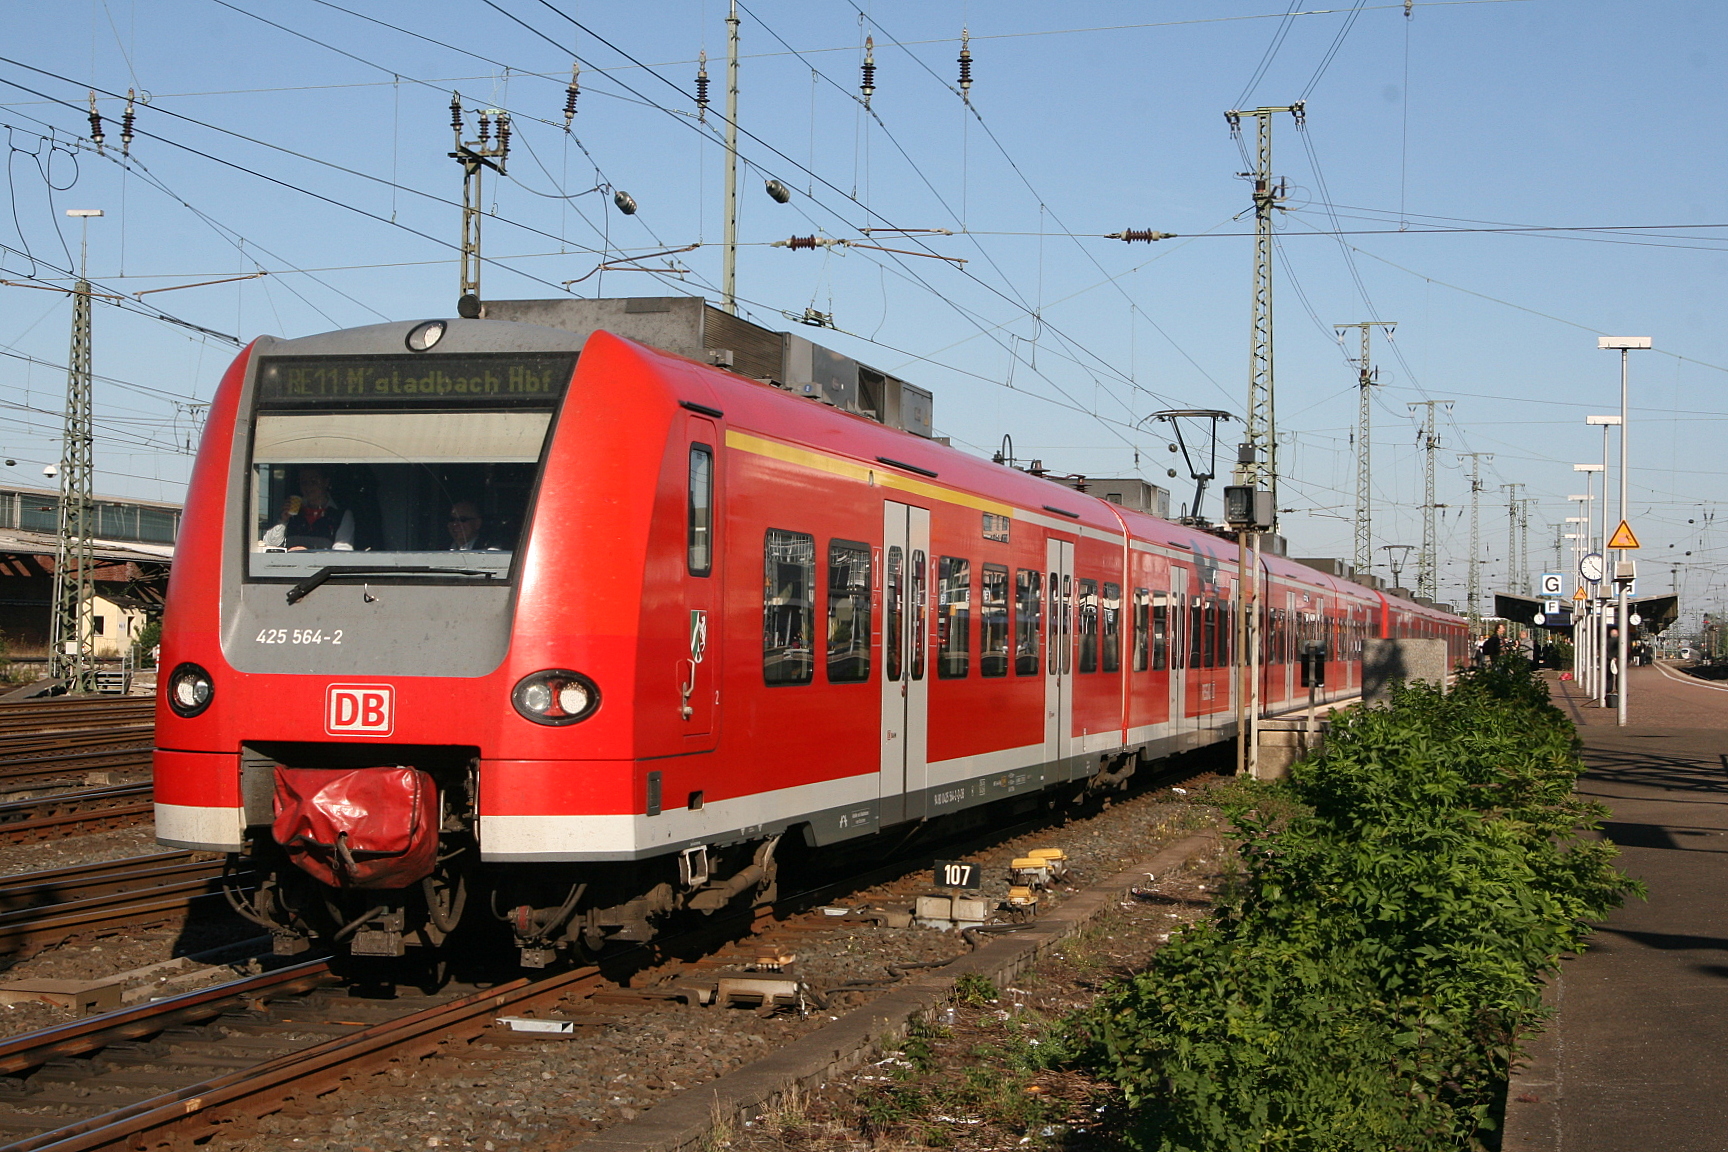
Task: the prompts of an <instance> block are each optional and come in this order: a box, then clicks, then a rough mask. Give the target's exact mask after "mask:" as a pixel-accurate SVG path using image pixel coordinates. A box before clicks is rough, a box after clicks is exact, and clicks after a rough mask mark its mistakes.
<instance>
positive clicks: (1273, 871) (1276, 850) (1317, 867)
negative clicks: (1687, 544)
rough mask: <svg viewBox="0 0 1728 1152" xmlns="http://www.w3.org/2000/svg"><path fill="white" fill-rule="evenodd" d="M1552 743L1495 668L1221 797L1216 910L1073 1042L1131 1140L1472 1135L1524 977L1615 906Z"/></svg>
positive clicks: (1553, 713) (1401, 1144)
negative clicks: (1112, 1091)
mask: <svg viewBox="0 0 1728 1152" xmlns="http://www.w3.org/2000/svg"><path fill="white" fill-rule="evenodd" d="M1580 771H1582V763H1581V761H1580V760H1579V757H1578V749H1577V740H1576V736H1575V733H1574V731H1573V728H1572V725H1571V724H1570V723H1569V722H1568V721H1567V720H1566V718H1565V716H1564V715H1563V714H1562V713H1561V712H1560V711H1559V710H1558V709H1556V708H1554V707H1553V706H1552V705H1551V704H1550V703H1549V702H1548V698H1547V689H1546V686H1545V685H1544V684H1543V683H1542V682H1541V681H1539V680H1537V679H1536V678H1535V677H1533V676H1532V675H1530V674H1529V672H1528V671H1527V670H1526V669H1525V668H1524V667H1523V666H1522V665H1521V664H1518V663H1516V662H1507V663H1503V664H1501V665H1498V666H1496V667H1493V668H1488V669H1484V670H1482V671H1478V672H1470V673H1465V674H1463V675H1461V676H1460V677H1459V679H1458V682H1457V684H1456V686H1455V688H1454V689H1453V691H1452V692H1450V693H1448V694H1445V695H1442V694H1441V693H1440V692H1438V691H1436V690H1434V689H1432V688H1429V687H1426V686H1421V685H1418V686H1412V687H1407V688H1403V689H1400V690H1398V691H1397V692H1396V693H1395V695H1394V697H1393V700H1392V703H1391V704H1390V705H1389V706H1385V707H1377V708H1357V709H1352V710H1351V711H1350V712H1349V713H1347V714H1345V715H1343V716H1341V717H1340V718H1339V719H1338V720H1337V721H1336V722H1335V723H1334V726H1333V728H1332V732H1331V735H1330V737H1329V738H1328V741H1327V744H1326V747H1325V749H1324V750H1323V751H1321V752H1320V753H1318V754H1316V755H1314V756H1312V757H1310V758H1308V759H1306V760H1305V761H1303V762H1302V763H1300V764H1298V765H1297V766H1296V767H1295V768H1294V770H1293V771H1292V773H1291V777H1290V779H1289V781H1287V782H1286V783H1284V784H1282V785H1276V786H1266V787H1264V788H1262V789H1261V790H1259V791H1260V794H1261V795H1262V796H1264V799H1265V800H1266V801H1267V802H1265V803H1256V800H1255V797H1256V790H1255V789H1252V788H1250V789H1246V790H1244V791H1243V792H1242V793H1240V794H1239V796H1238V798H1237V799H1236V801H1235V802H1234V803H1233V804H1232V806H1231V809H1230V816H1231V819H1232V822H1233V824H1234V826H1235V829H1236V835H1237V836H1238V837H1239V838H1240V849H1239V851H1240V855H1241V868H1240V871H1241V875H1240V876H1239V877H1238V878H1237V879H1236V882H1235V883H1233V884H1232V885H1231V887H1230V890H1229V893H1228V895H1227V896H1226V897H1225V898H1224V900H1223V901H1222V903H1221V906H1220V908H1219V910H1218V912H1217V914H1216V915H1215V916H1214V917H1213V918H1212V919H1210V920H1208V921H1205V922H1202V923H1200V924H1197V925H1195V926H1193V927H1191V928H1189V929H1188V930H1186V931H1184V932H1182V933H1180V934H1178V935H1177V936H1176V937H1174V938H1173V939H1172V940H1171V941H1170V943H1169V944H1168V945H1166V947H1165V948H1164V949H1163V950H1162V951H1160V952H1159V954H1158V956H1157V958H1156V960H1155V961H1154V963H1153V965H1152V967H1151V969H1150V970H1149V971H1148V972H1146V973H1144V974H1142V975H1140V976H1138V977H1135V978H1134V979H1132V980H1130V981H1128V982H1126V983H1125V984H1123V985H1121V986H1119V987H1117V988H1115V989H1114V990H1112V992H1111V993H1110V994H1108V995H1107V996H1105V997H1104V998H1102V999H1101V1000H1100V1001H1099V1003H1098V1004H1097V1005H1096V1006H1095V1007H1094V1008H1093V1009H1092V1010H1091V1011H1090V1012H1089V1013H1087V1014H1084V1015H1083V1016H1081V1017H1079V1018H1077V1019H1076V1021H1075V1022H1074V1023H1073V1027H1074V1028H1075V1029H1076V1030H1077V1031H1078V1032H1079V1033H1080V1037H1079V1040H1080V1042H1081V1043H1083V1045H1084V1051H1085V1053H1086V1056H1085V1058H1086V1059H1087V1060H1088V1061H1089V1062H1090V1063H1092V1064H1093V1065H1094V1066H1095V1067H1096V1068H1097V1069H1098V1070H1099V1071H1100V1072H1102V1074H1104V1075H1105V1076H1106V1077H1107V1078H1108V1079H1110V1080H1112V1081H1114V1082H1115V1083H1116V1084H1118V1085H1119V1086H1120V1087H1121V1088H1122V1090H1123V1092H1124V1095H1125V1098H1126V1100H1127V1102H1128V1104H1129V1105H1130V1107H1131V1109H1132V1115H1133V1117H1134V1127H1133V1130H1132V1132H1131V1133H1130V1134H1129V1139H1130V1143H1131V1144H1132V1145H1133V1146H1135V1147H1139V1148H1145V1149H1158V1150H1160V1152H1176V1150H1179V1149H1192V1150H1195V1152H1200V1150H1204V1152H1221V1150H1225V1149H1230V1150H1234V1149H1250V1148H1252V1149H1291V1150H1295V1149H1303V1150H1307V1149H1316V1150H1318V1149H1328V1150H1331V1149H1361V1150H1363V1152H1367V1150H1370V1149H1372V1150H1374V1152H1381V1150H1384V1149H1441V1148H1446V1149H1457V1148H1461V1147H1468V1146H1470V1145H1471V1144H1473V1143H1475V1140H1476V1136H1477V1134H1478V1133H1479V1132H1480V1131H1482V1130H1484V1129H1486V1128H1488V1127H1490V1126H1491V1124H1492V1119H1491V1112H1492V1110H1493V1106H1494V1098H1495V1093H1496V1088H1497V1086H1498V1084H1499V1082H1500V1081H1501V1080H1502V1079H1503V1078H1504V1076H1505V1074H1506V1072H1507V1070H1508V1068H1509V1065H1510V1063H1511V1060H1512V1059H1513V1057H1514V1056H1515V1055H1516V1052H1517V1043H1518V1038H1519V1037H1520V1036H1521V1035H1523V1034H1525V1033H1527V1032H1528V1031H1530V1030H1531V1029H1533V1028H1535V1027H1537V1026H1538V1025H1539V1024H1540V1022H1541V1020H1542V1019H1543V1017H1544V1012H1543V1008H1542V1005H1541V984H1540V977H1541V976H1542V975H1543V974H1545V973H1549V972H1552V971H1553V970H1554V969H1555V967H1556V965H1557V964H1558V963H1559V959H1560V956H1561V954H1562V953H1565V952H1568V951H1576V950H1578V949H1580V948H1581V947H1582V946H1583V941H1584V938H1585V937H1586V936H1587V935H1588V934H1589V932H1590V926H1589V921H1591V920H1592V919H1597V918H1600V917H1601V916H1603V915H1605V914H1606V913H1607V912H1608V911H1609V910H1610V909H1612V908H1614V907H1617V906H1618V905H1619V903H1620V901H1621V900H1622V898H1623V897H1624V895H1626V894H1627V893H1629V892H1633V891H1636V890H1637V888H1636V885H1634V884H1632V883H1630V882H1629V881H1627V880H1626V878H1625V877H1624V876H1622V875H1621V874H1620V873H1619V872H1618V871H1617V870H1616V869H1615V868H1614V867H1613V865H1612V860H1613V857H1614V855H1615V849H1614V847H1613V846H1612V845H1611V844H1608V843H1606V842H1602V841H1594V840H1585V839H1582V838H1580V837H1579V836H1578V829H1579V828H1580V827H1593V826H1594V825H1595V824H1596V823H1597V822H1599V821H1600V820H1601V819H1602V818H1603V817H1604V816H1605V815H1606V812H1605V810H1604V809H1602V808H1601V806H1600V805H1596V804H1592V803H1586V802H1584V801H1581V800H1579V799H1577V798H1576V797H1575V796H1573V794H1572V785H1573V782H1574V780H1575V779H1576V778H1577V776H1578V774H1579V772H1580Z"/></svg>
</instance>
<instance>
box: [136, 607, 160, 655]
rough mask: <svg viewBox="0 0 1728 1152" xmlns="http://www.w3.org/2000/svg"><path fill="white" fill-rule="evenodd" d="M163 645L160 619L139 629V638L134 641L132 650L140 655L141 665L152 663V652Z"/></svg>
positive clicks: (149, 622)
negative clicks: (157, 646) (159, 645)
mask: <svg viewBox="0 0 1728 1152" xmlns="http://www.w3.org/2000/svg"><path fill="white" fill-rule="evenodd" d="M160 643H162V620H161V618H160V617H158V618H157V619H155V620H151V621H148V622H147V623H145V625H144V627H142V628H140V629H138V636H137V638H136V639H135V640H133V641H132V650H133V651H134V652H136V653H137V654H138V660H139V662H140V663H141V664H148V663H149V662H150V650H151V649H152V648H154V647H156V645H158V644H160Z"/></svg>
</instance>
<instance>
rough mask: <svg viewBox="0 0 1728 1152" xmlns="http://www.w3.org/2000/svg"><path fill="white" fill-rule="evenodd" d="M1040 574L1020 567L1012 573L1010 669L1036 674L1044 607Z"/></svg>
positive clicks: (1042, 579)
mask: <svg viewBox="0 0 1728 1152" xmlns="http://www.w3.org/2000/svg"><path fill="white" fill-rule="evenodd" d="M1043 583H1044V577H1043V573H1041V572H1034V571H1032V570H1031V569H1029V568H1022V569H1020V571H1019V572H1017V573H1015V575H1014V599H1015V604H1014V672H1015V674H1016V675H1019V676H1036V675H1038V631H1039V629H1040V627H1042V624H1043V620H1042V616H1043V609H1044V589H1043V587H1042V585H1043Z"/></svg>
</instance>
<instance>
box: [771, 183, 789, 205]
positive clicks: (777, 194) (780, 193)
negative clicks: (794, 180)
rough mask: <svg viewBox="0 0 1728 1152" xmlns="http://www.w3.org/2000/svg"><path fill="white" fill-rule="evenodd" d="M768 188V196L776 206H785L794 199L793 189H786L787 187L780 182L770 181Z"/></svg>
mask: <svg viewBox="0 0 1728 1152" xmlns="http://www.w3.org/2000/svg"><path fill="white" fill-rule="evenodd" d="M766 187H767V189H768V195H769V196H770V197H771V198H772V199H773V201H774V203H776V204H785V203H787V202H788V201H790V200H791V199H792V189H790V188H788V187H786V185H784V184H782V183H781V182H780V181H778V180H770V181H768V183H767V185H766Z"/></svg>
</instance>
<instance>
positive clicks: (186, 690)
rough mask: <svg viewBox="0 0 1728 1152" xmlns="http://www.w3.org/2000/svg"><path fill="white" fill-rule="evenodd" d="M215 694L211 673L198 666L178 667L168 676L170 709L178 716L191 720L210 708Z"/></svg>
mask: <svg viewBox="0 0 1728 1152" xmlns="http://www.w3.org/2000/svg"><path fill="white" fill-rule="evenodd" d="M215 694H216V686H215V685H214V684H212V683H211V682H210V673H208V672H206V671H205V670H204V669H203V668H200V667H199V666H198V665H196V664H190V663H188V664H180V665H177V666H176V667H175V669H174V671H173V672H170V673H169V674H168V707H170V708H172V709H174V714H175V715H176V716H184V717H186V718H188V719H190V718H191V717H193V716H196V715H198V713H200V712H202V711H204V709H206V708H208V707H210V698H211V697H212V696H214V695H215Z"/></svg>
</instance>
